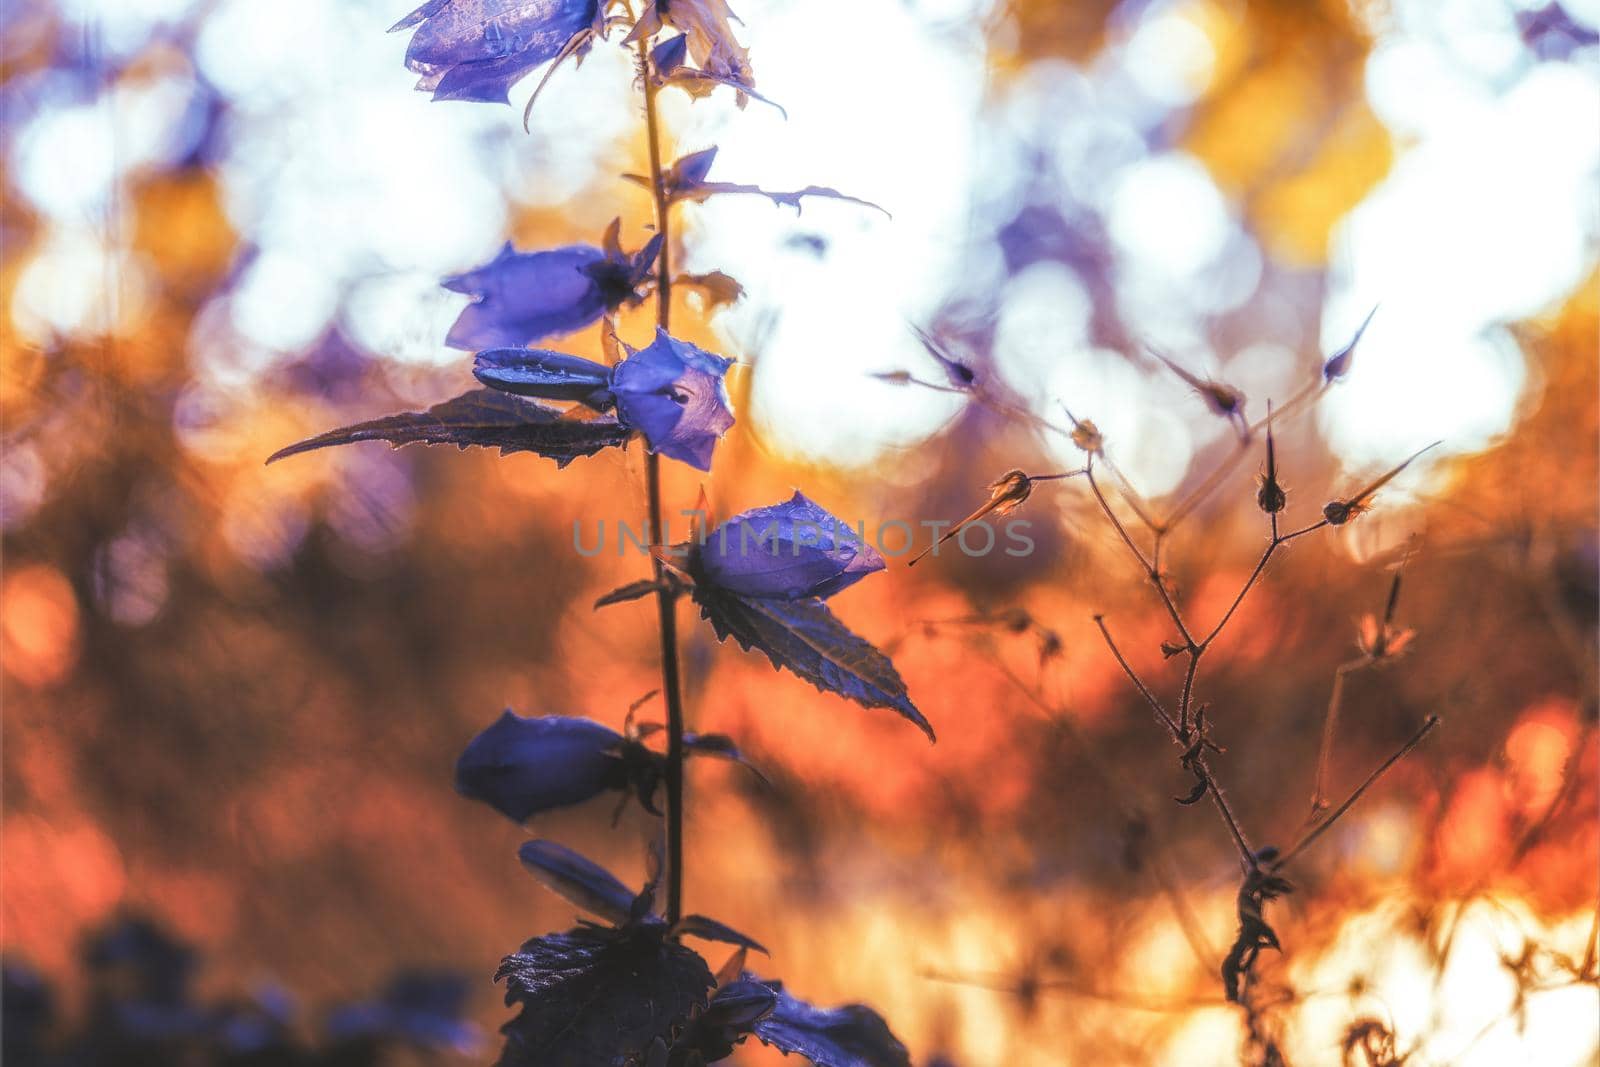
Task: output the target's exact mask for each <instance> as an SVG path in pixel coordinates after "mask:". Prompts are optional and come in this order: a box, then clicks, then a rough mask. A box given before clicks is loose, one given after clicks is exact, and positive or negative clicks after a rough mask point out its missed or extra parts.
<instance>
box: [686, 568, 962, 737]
mask: <svg viewBox="0 0 1600 1067" xmlns="http://www.w3.org/2000/svg"><path fill="white" fill-rule="evenodd" d="M694 598H695V601H696V602H697V603H698V604H699V605H700V610H701V613H702V614H703V615H704V616H705V617H706V618H707V619H708V620H710V622H711V626H712V628H713V629H714V630H715V631H716V634H717V639H718V640H726V639H727V638H728V637H730V636H731V637H732V638H733V639H734V640H735V641H737V642H739V645H740V646H741V647H742V648H744V649H745V650H746V651H748V650H750V649H752V648H756V649H760V650H761V651H762V652H763V653H765V654H766V657H767V659H769V660H771V661H772V665H773V666H774V667H781V668H784V669H786V670H789V671H791V672H793V673H794V674H797V675H799V676H800V677H801V678H804V679H805V680H806V681H808V682H810V683H811V684H812V685H814V686H816V687H817V688H818V689H821V690H823V691H824V692H829V693H838V694H839V695H840V696H844V697H848V698H849V699H851V700H854V701H855V702H856V703H858V704H861V705H862V706H864V707H869V708H891V709H893V710H894V711H897V712H899V713H900V714H901V715H903V716H905V717H906V718H907V719H910V720H911V721H912V722H914V723H916V724H917V726H918V727H920V728H921V730H922V732H923V733H925V734H927V735H928V740H930V741H932V740H934V735H933V727H932V726H930V725H928V720H927V719H925V718H923V717H922V713H921V712H920V711H918V710H917V709H916V706H915V705H914V704H912V703H911V699H910V697H909V696H907V694H906V684H905V682H904V681H902V680H901V678H900V673H899V672H898V671H896V670H895V669H894V664H893V663H891V662H890V661H889V657H887V656H885V655H884V654H883V653H882V652H879V651H878V650H877V649H876V648H874V647H873V646H872V645H871V644H870V643H868V642H867V641H865V640H863V639H862V638H860V637H858V636H856V635H855V634H853V633H851V632H850V631H849V630H848V629H846V628H845V626H844V624H843V623H841V622H839V620H838V619H836V618H834V617H833V613H832V612H830V611H829V610H828V606H827V605H826V604H824V603H823V602H822V601H820V600H814V599H811V600H755V599H749V598H745V597H738V596H733V595H731V594H728V593H723V592H719V591H718V590H716V589H714V588H711V587H707V586H698V587H696V589H695V593H694Z"/></svg>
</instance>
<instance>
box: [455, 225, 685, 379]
mask: <svg viewBox="0 0 1600 1067" xmlns="http://www.w3.org/2000/svg"><path fill="white" fill-rule="evenodd" d="M660 240H661V239H660V237H656V238H654V239H652V240H651V242H650V243H649V244H647V245H646V246H645V247H644V249H643V250H641V251H640V252H638V253H637V254H634V255H627V254H625V253H623V252H621V250H620V249H618V250H616V251H615V252H604V251H601V250H600V249H598V248H595V247H594V246H592V245H568V246H567V247H565V248H553V249H550V250H548V251H543V252H518V251H516V249H514V248H513V247H512V246H511V243H510V242H509V241H508V242H506V246H505V247H504V248H502V249H501V250H500V254H499V255H497V256H495V258H494V259H492V260H490V261H489V262H488V263H485V264H484V265H483V266H481V267H476V268H474V269H472V270H469V271H467V272H465V273H464V274H456V275H452V276H451V277H449V278H446V279H445V280H444V281H443V282H442V283H440V284H442V285H443V286H444V287H445V288H446V289H449V290H450V291H451V292H454V293H465V294H466V295H467V296H470V297H472V298H473V302H472V303H471V304H468V305H467V306H466V307H465V308H463V309H462V311H461V315H460V316H459V317H458V318H457V319H456V321H455V325H454V326H452V327H450V333H449V335H448V336H446V337H445V342H444V343H445V344H447V345H449V346H450V347H451V348H461V349H466V350H469V351H471V350H474V349H481V348H505V347H513V346H522V345H530V344H533V343H534V342H536V341H541V340H543V339H544V338H546V337H550V336H553V335H556V334H565V333H572V332H573V331H575V330H581V329H583V328H584V327H585V326H587V325H589V324H590V323H592V322H594V321H595V320H596V319H598V318H600V316H601V315H603V314H605V313H606V312H607V311H614V310H616V309H617V308H618V307H620V306H621V305H622V304H623V303H625V302H634V301H637V300H638V299H639V293H638V289H637V287H638V286H639V285H640V283H642V282H643V281H644V279H645V276H646V275H647V274H648V273H649V271H650V265H651V263H652V262H654V260H655V255H656V252H657V250H658V249H659V248H660Z"/></svg>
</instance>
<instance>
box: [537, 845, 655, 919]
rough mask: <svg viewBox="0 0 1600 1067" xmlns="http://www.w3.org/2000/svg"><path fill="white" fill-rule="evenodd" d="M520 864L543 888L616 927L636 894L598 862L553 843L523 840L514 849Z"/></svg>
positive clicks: (624, 917) (630, 911)
mask: <svg viewBox="0 0 1600 1067" xmlns="http://www.w3.org/2000/svg"><path fill="white" fill-rule="evenodd" d="M517 858H518V859H519V860H521V861H522V865H523V866H524V867H526V868H528V870H529V871H531V872H532V873H533V876H534V877H535V878H537V879H539V881H540V882H541V883H543V885H544V887H545V888H546V889H549V890H550V891H551V892H554V893H559V894H560V895H561V896H563V897H565V898H566V899H567V900H569V901H571V902H572V903H574V904H576V905H577V906H578V907H580V908H582V909H584V910H585V911H588V912H592V913H593V914H595V915H598V916H600V917H601V918H603V919H606V920H607V921H609V922H611V923H613V924H614V925H617V926H622V925H624V924H626V923H627V922H628V919H629V917H630V916H631V915H632V913H633V902H634V899H635V897H636V894H635V893H633V891H632V890H630V889H629V888H628V887H627V886H625V885H623V884H622V883H621V882H619V881H617V879H616V876H615V875H613V874H612V873H611V872H610V871H608V870H606V869H605V868H604V867H602V866H600V865H599V864H598V863H594V862H593V861H591V860H587V859H585V858H584V857H582V856H580V855H578V853H576V852H574V851H572V849H570V848H567V847H566V846H565V845H558V844H556V843H555V842H554V841H538V840H536V841H525V842H523V844H522V847H521V848H519V849H517Z"/></svg>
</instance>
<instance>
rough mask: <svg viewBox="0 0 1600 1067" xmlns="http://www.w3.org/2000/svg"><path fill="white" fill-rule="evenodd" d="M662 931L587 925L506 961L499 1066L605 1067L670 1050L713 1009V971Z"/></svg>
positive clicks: (500, 974) (532, 944) (538, 941)
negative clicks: (693, 1020) (512, 1009)
mask: <svg viewBox="0 0 1600 1067" xmlns="http://www.w3.org/2000/svg"><path fill="white" fill-rule="evenodd" d="M664 934H665V929H664V928H663V927H659V926H658V927H655V928H651V927H643V928H637V927H636V928H631V929H628V930H621V931H619V930H606V929H595V928H587V927H580V928H578V929H576V930H569V931H568V932H567V933H564V934H551V935H549V936H547V937H536V938H534V939H533V940H532V941H529V942H527V943H526V944H524V945H523V946H522V948H521V949H520V950H519V951H518V952H516V953H515V954H513V955H510V956H507V957H506V958H505V959H504V960H503V961H501V963H500V969H499V970H498V971H497V972H496V973H495V981H500V980H502V979H504V980H505V983H506V1003H507V1004H508V1005H511V1004H518V1003H520V1004H521V1005H522V1010H521V1012H520V1013H519V1014H518V1015H517V1017H516V1018H514V1019H512V1020H511V1021H510V1022H508V1023H507V1024H506V1025H505V1026H504V1027H503V1028H502V1032H503V1033H504V1034H505V1035H506V1045H505V1049H504V1051H502V1052H501V1054H500V1060H499V1067H597V1065H604V1064H620V1063H627V1062H631V1061H635V1060H637V1059H639V1058H640V1057H642V1056H643V1055H644V1054H645V1052H646V1050H648V1049H649V1048H650V1046H651V1045H652V1044H653V1043H655V1042H657V1041H667V1042H670V1041H671V1040H672V1038H673V1035H674V1034H675V1033H677V1031H678V1030H679V1029H680V1028H682V1027H683V1026H684V1025H685V1024H687V1023H688V1022H689V1019H690V1017H691V1016H692V1015H693V1014H694V1013H695V1012H697V1011H699V1010H700V1009H702V1008H704V1007H705V1005H706V1001H707V997H706V994H707V992H708V991H709V990H710V988H711V986H712V977H711V971H710V969H709V968H708V967H706V964H705V961H704V960H702V959H701V958H700V957H699V955H697V954H696V953H695V952H693V951H692V950H690V949H688V948H685V947H684V946H682V945H680V944H678V943H677V942H676V941H672V940H669V939H667V938H666V937H665V936H664Z"/></svg>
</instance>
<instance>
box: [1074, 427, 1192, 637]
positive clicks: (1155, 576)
mask: <svg viewBox="0 0 1600 1067" xmlns="http://www.w3.org/2000/svg"><path fill="white" fill-rule="evenodd" d="M1083 473H1084V477H1085V478H1087V479H1088V481H1089V488H1090V489H1091V490H1093V491H1094V498H1095V500H1096V501H1098V502H1099V504H1100V510H1101V511H1102V512H1104V513H1105V516H1106V518H1107V519H1109V520H1111V525H1112V526H1113V527H1114V528H1115V529H1116V531H1117V535H1118V536H1119V537H1121V538H1122V543H1123V544H1125V545H1127V546H1128V551H1129V552H1132V553H1133V556H1134V558H1135V559H1136V560H1138V561H1139V566H1140V567H1141V568H1143V569H1144V572H1145V576H1146V577H1147V578H1149V579H1150V582H1151V584H1152V585H1154V586H1155V587H1156V592H1157V593H1158V594H1159V595H1160V596H1161V603H1162V604H1163V605H1164V606H1165V607H1166V609H1167V614H1168V615H1170V616H1172V622H1173V624H1174V625H1176V626H1177V627H1178V633H1179V634H1180V635H1181V636H1182V637H1183V643H1184V645H1185V647H1188V648H1194V647H1195V641H1194V638H1193V637H1192V636H1191V635H1190V633H1189V627H1188V626H1186V625H1184V622H1183V615H1182V613H1180V612H1179V611H1178V605H1177V604H1175V603H1173V600H1172V594H1171V593H1169V592H1167V586H1166V583H1165V582H1163V581H1162V580H1161V572H1160V571H1158V570H1157V569H1156V568H1155V567H1154V566H1153V565H1152V564H1151V563H1150V561H1149V560H1148V559H1146V558H1145V555H1144V553H1143V552H1141V551H1139V546H1138V545H1136V544H1134V543H1133V538H1131V537H1129V536H1128V530H1127V527H1125V526H1123V525H1122V520H1121V519H1119V518H1117V513H1116V512H1114V511H1112V510H1111V505H1110V504H1108V503H1106V497H1105V494H1104V493H1102V492H1101V491H1100V483H1099V482H1097V481H1095V477H1094V457H1092V456H1091V457H1090V458H1089V462H1088V463H1087V464H1085V465H1084V472H1083Z"/></svg>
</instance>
